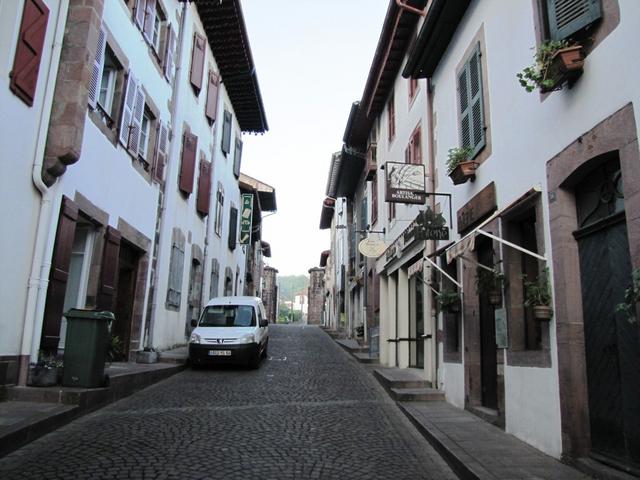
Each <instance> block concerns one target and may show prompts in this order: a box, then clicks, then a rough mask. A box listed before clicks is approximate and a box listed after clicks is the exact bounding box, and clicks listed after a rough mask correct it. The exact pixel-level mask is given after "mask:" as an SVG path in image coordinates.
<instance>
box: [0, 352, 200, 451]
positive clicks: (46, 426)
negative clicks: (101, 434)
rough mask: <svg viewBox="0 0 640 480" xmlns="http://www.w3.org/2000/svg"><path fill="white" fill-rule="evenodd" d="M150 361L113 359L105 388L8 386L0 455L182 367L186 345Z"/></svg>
mask: <svg viewBox="0 0 640 480" xmlns="http://www.w3.org/2000/svg"><path fill="white" fill-rule="evenodd" d="M159 356H160V362H159V363H153V364H142V363H129V362H114V363H112V364H111V365H109V367H108V368H106V369H105V373H106V374H107V375H109V378H110V383H109V386H108V387H105V388H90V389H89V388H71V387H61V386H55V387H8V388H7V389H6V401H4V402H0V457H2V456H4V455H6V454H7V453H10V452H12V451H13V450H16V449H18V448H20V447H22V446H24V445H26V444H27V443H30V442H32V441H34V440H36V439H37V438H39V437H41V436H42V435H46V434H47V433H49V432H52V431H53V430H56V429H58V428H60V427H62V426H64V425H66V424H67V423H69V422H71V421H72V420H74V419H76V418H78V417H80V416H82V415H85V414H87V413H90V412H92V411H94V410H97V409H98V408H100V407H104V406H105V405H107V404H109V403H112V402H115V401H116V400H119V399H121V398H124V397H126V396H129V395H131V394H132V393H135V392H137V391H138V390H141V389H143V388H145V387H148V386H149V385H152V384H154V383H156V382H159V381H161V380H164V379H165V378H168V377H170V376H171V375H174V374H176V373H178V372H180V371H181V370H183V369H184V367H185V363H186V359H187V356H188V353H187V349H186V347H181V348H177V349H174V350H170V351H167V352H162V353H160V355H159Z"/></svg>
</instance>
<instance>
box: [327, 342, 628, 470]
mask: <svg viewBox="0 0 640 480" xmlns="http://www.w3.org/2000/svg"><path fill="white" fill-rule="evenodd" d="M334 340H335V341H336V343H338V345H340V346H341V347H342V348H343V349H344V350H346V351H347V352H349V353H351V355H352V356H353V357H354V358H355V359H356V360H357V361H359V362H362V359H361V358H360V355H361V352H360V350H359V349H358V348H357V342H354V341H353V340H344V339H337V338H334ZM367 370H368V371H370V372H371V374H372V375H373V376H374V378H376V380H378V382H379V383H380V384H381V385H382V386H383V387H384V388H385V390H386V391H387V393H389V396H390V397H391V398H393V399H394V400H396V403H397V405H398V407H399V408H400V410H401V411H402V412H403V413H404V414H405V415H406V416H407V418H408V419H409V420H410V421H411V422H412V423H413V424H414V425H415V427H416V428H417V429H418V431H419V432H420V433H421V434H422V435H423V436H424V437H425V438H426V439H427V440H428V441H429V443H431V444H432V445H433V447H434V448H435V449H436V450H437V451H438V453H440V455H442V457H443V458H444V459H445V460H446V462H447V463H448V464H449V466H450V467H451V468H452V469H453V470H454V471H455V472H456V474H457V475H458V476H459V477H460V478H462V479H473V480H478V479H482V480H485V479H491V480H496V479H499V480H503V479H504V480H506V479H509V480H511V479H526V480H541V479H554V480H555V479H563V480H564V479H567V480H578V479H580V480H582V479H589V478H592V477H589V476H587V475H585V474H583V473H581V472H579V471H578V470H576V469H574V468H573V467H571V466H568V465H566V464H564V463H561V462H559V461H558V460H556V459H555V458H552V457H550V456H548V455H545V454H544V453H542V452H541V451H540V450H537V449H535V448H534V447H532V446H530V445H529V444H527V443H525V442H523V441H521V440H519V439H517V438H516V437H514V436H513V435H510V434H508V433H506V432H505V431H504V430H501V429H499V428H498V427H495V426H493V425H491V424H490V423H488V422H486V421H484V420H482V419H481V418H479V417H477V416H476V415H473V414H472V413H470V412H468V411H466V410H463V409H460V408H457V407H454V406H453V405H451V404H450V403H447V402H446V401H445V400H444V394H443V392H442V391H439V390H435V389H433V388H431V385H430V384H429V382H426V381H425V380H423V379H422V378H420V377H419V376H418V375H417V374H416V373H414V372H413V371H412V370H411V369H402V368H387V367H380V366H375V365H374V366H369V367H368V368H367ZM407 400H409V401H407ZM598 478H607V477H606V476H603V477H600V476H598ZM611 478H613V477H611ZM620 478H622V477H620Z"/></svg>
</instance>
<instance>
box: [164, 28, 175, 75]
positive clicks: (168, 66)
mask: <svg viewBox="0 0 640 480" xmlns="http://www.w3.org/2000/svg"><path fill="white" fill-rule="evenodd" d="M175 56H176V33H175V32H174V31H173V28H171V25H169V26H168V27H167V41H166V45H165V52H164V77H165V78H166V79H167V80H169V82H172V81H173V73H174V70H175Z"/></svg>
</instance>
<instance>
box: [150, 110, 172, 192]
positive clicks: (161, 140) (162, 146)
mask: <svg viewBox="0 0 640 480" xmlns="http://www.w3.org/2000/svg"><path fill="white" fill-rule="evenodd" d="M156 138H157V141H156V156H155V162H154V166H153V179H154V180H156V181H157V182H158V183H162V182H163V181H164V167H165V165H166V164H167V155H168V152H167V147H168V140H169V126H168V125H167V124H166V123H164V122H163V121H161V120H158V128H157V132H156Z"/></svg>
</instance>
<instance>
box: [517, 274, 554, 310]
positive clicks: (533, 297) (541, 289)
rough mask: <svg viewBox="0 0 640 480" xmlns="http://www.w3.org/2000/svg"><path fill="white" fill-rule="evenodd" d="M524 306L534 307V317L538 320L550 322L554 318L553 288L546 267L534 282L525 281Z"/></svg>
mask: <svg viewBox="0 0 640 480" xmlns="http://www.w3.org/2000/svg"><path fill="white" fill-rule="evenodd" d="M524 299H525V300H524V305H525V307H533V316H534V317H535V318H536V319H538V320H550V319H551V317H552V316H553V309H552V308H551V286H550V285H549V269H548V268H546V267H545V269H544V270H543V272H542V274H541V275H538V278H536V279H535V280H534V281H532V282H531V281H527V280H525V281H524Z"/></svg>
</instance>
